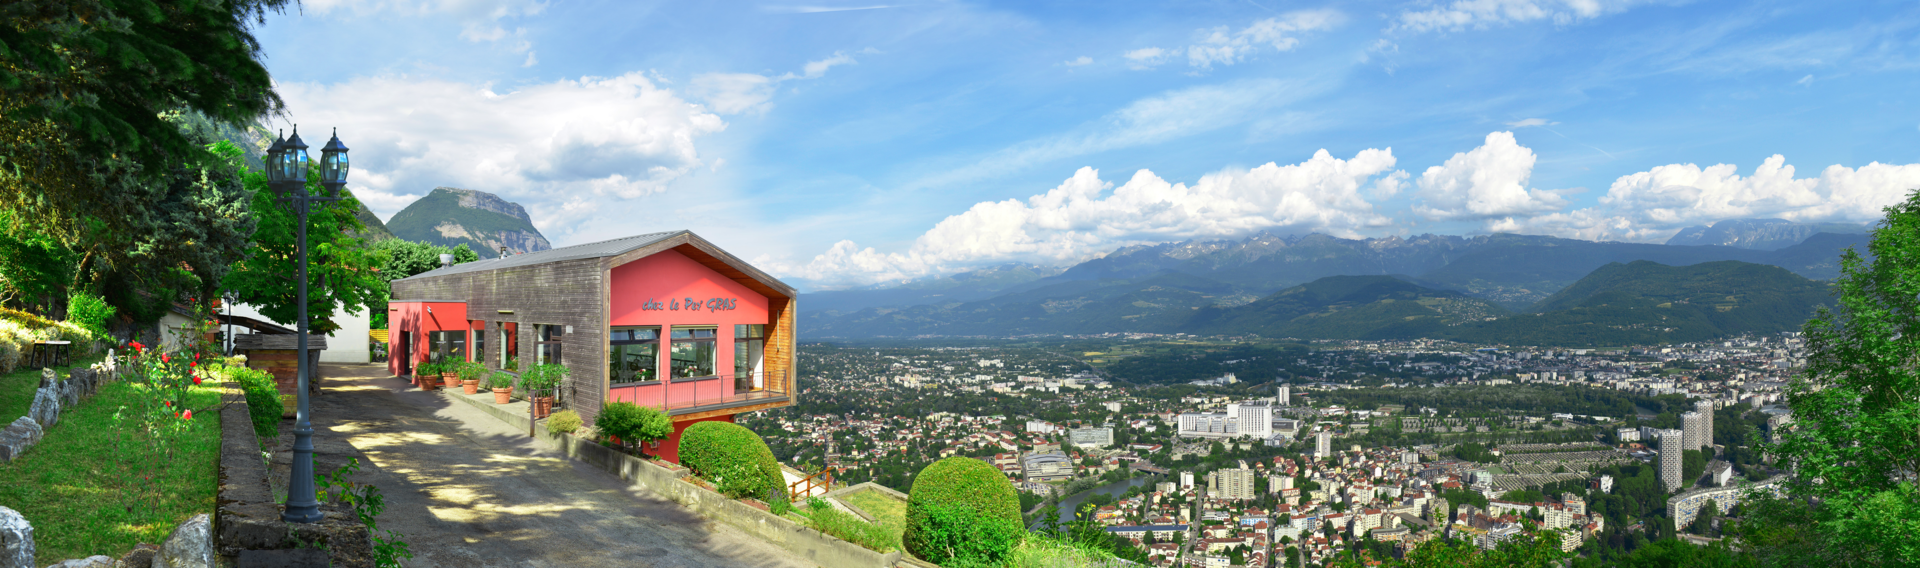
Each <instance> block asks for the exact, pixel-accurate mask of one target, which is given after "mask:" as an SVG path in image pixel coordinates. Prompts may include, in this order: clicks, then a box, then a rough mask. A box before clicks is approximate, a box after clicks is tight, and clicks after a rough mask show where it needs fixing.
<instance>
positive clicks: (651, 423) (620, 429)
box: [593, 402, 673, 444]
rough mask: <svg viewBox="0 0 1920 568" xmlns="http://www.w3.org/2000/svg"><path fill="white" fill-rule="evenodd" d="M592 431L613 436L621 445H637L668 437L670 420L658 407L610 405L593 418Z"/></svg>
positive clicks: (671, 431) (670, 433)
mask: <svg viewBox="0 0 1920 568" xmlns="http://www.w3.org/2000/svg"><path fill="white" fill-rule="evenodd" d="M593 428H594V429H595V430H599V431H600V433H601V434H606V435H608V436H617V437H619V438H620V441H622V442H627V443H632V444H638V443H642V442H652V441H656V440H665V439H667V437H668V436H672V435H673V419H672V418H668V417H667V413H665V412H661V411H660V409H658V408H654V407H651V406H639V405H636V404H634V403H631V402H614V403H609V404H607V406H606V408H602V409H600V415H599V416H597V417H594V419H593Z"/></svg>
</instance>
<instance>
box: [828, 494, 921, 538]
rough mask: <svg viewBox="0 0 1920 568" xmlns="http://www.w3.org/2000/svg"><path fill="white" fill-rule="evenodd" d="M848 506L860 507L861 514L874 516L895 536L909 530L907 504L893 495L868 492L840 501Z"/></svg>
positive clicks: (875, 519) (875, 520)
mask: <svg viewBox="0 0 1920 568" xmlns="http://www.w3.org/2000/svg"><path fill="white" fill-rule="evenodd" d="M840 500H841V501H845V502H846V503H847V504H848V505H853V506H854V507H858V508H859V509H860V512H862V513H866V514H868V515H871V516H873V520H874V522H875V523H876V524H879V525H880V526H883V527H887V528H888V529H889V530H891V531H893V532H894V533H895V534H899V533H901V532H905V531H906V530H907V502H906V501H901V500H899V499H895V498H894V497H893V496H892V495H888V494H886V493H881V492H879V491H873V490H867V491H861V492H859V493H854V494H852V495H848V496H846V497H843V498H841V499H840Z"/></svg>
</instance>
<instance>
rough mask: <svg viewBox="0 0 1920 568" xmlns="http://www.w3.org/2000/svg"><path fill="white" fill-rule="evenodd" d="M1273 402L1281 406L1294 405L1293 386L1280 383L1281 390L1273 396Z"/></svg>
mask: <svg viewBox="0 0 1920 568" xmlns="http://www.w3.org/2000/svg"><path fill="white" fill-rule="evenodd" d="M1273 402H1274V403H1275V404H1278V405H1280V406H1293V387H1291V386H1288V385H1280V392H1279V394H1278V396H1275V397H1273Z"/></svg>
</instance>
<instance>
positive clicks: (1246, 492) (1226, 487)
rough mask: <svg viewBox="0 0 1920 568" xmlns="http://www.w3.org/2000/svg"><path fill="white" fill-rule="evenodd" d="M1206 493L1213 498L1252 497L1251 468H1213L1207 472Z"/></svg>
mask: <svg viewBox="0 0 1920 568" xmlns="http://www.w3.org/2000/svg"><path fill="white" fill-rule="evenodd" d="M1207 494H1208V496H1211V497H1213V498H1215V499H1252V498H1253V470H1251V469H1216V470H1213V472H1211V473H1208V474H1207Z"/></svg>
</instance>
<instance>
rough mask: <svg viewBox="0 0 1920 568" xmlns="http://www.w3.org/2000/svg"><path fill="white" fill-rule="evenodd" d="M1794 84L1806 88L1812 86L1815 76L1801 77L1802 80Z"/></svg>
mask: <svg viewBox="0 0 1920 568" xmlns="http://www.w3.org/2000/svg"><path fill="white" fill-rule="evenodd" d="M1793 84H1795V85H1799V86H1802V87H1806V86H1810V85H1812V84H1813V76H1812V75H1808V76H1805V77H1801V78H1800V80H1798V81H1794V82H1793Z"/></svg>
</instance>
